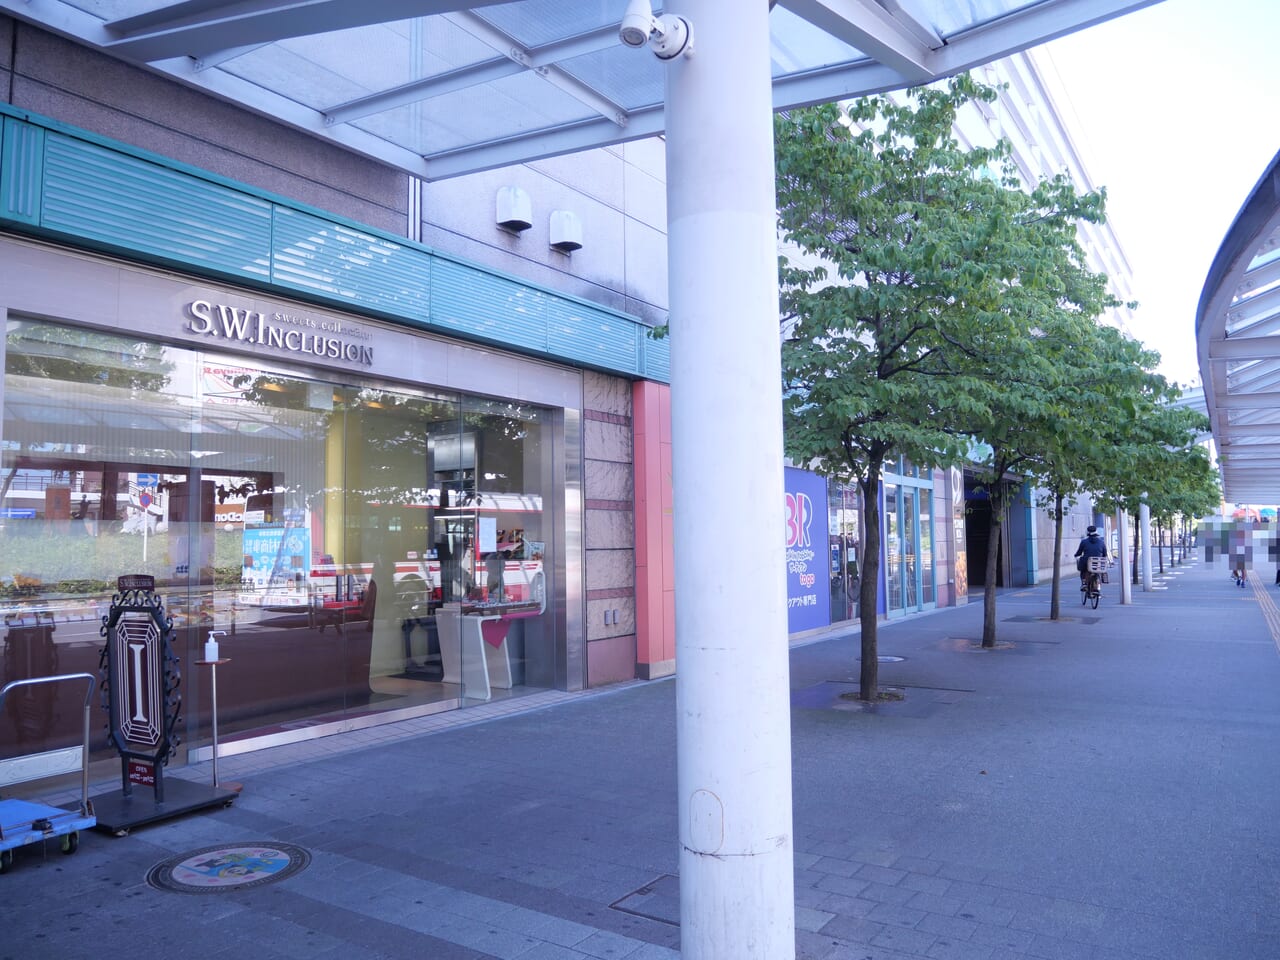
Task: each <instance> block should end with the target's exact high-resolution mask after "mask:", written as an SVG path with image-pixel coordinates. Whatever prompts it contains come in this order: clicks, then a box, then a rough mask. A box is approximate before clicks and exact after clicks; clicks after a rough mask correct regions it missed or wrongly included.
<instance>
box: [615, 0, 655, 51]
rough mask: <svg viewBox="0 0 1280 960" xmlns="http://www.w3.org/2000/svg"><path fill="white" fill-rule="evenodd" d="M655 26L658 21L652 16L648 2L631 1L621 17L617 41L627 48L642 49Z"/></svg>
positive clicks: (651, 9)
mask: <svg viewBox="0 0 1280 960" xmlns="http://www.w3.org/2000/svg"><path fill="white" fill-rule="evenodd" d="M657 26H658V20H657V18H656V17H654V15H653V7H651V6H649V0H631V2H630V3H628V4H627V12H626V13H624V14H623V15H622V24H621V25H620V26H619V27H618V39H619V40H621V41H622V42H623V43H625V44H626V45H627V46H628V47H643V46H644V45H645V44H646V43H648V41H649V34H650V33H652V32H653V30H654V28H655V27H657Z"/></svg>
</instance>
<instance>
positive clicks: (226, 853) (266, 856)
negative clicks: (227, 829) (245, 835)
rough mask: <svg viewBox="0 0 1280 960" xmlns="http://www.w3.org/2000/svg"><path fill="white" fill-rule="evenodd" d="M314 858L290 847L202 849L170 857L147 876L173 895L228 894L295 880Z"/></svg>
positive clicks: (258, 845)
mask: <svg viewBox="0 0 1280 960" xmlns="http://www.w3.org/2000/svg"><path fill="white" fill-rule="evenodd" d="M310 862H311V854H309V853H308V852H307V851H306V850H303V849H302V848H301V847H295V846H293V845H292V844H288V843H271V842H266V843H253V844H236V845H235V846H226V845H220V846H216V847H202V848H201V849H199V850H192V851H189V852H187V853H180V854H178V855H177V856H176V857H170V858H169V859H168V860H165V861H164V862H163V863H158V864H156V865H155V866H154V867H152V868H151V870H150V871H148V873H147V883H149V884H150V885H151V886H153V887H155V888H156V889H157V890H168V891H171V892H173V893H226V892H230V891H234V890H245V889H248V888H250V887H261V886H265V885H266V884H268V883H275V882H276V881H277V880H283V879H285V877H291V876H293V875H294V874H295V873H297V872H298V871H300V870H302V869H303V868H304V867H306V865H307V864H309V863H310Z"/></svg>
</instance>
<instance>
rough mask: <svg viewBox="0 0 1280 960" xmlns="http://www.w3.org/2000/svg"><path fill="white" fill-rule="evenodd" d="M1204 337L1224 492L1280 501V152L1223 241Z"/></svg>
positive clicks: (1200, 322) (1209, 285)
mask: <svg viewBox="0 0 1280 960" xmlns="http://www.w3.org/2000/svg"><path fill="white" fill-rule="evenodd" d="M1196 342H1197V345H1198V347H1199V352H1200V376H1201V379H1202V380H1203V381H1204V395H1205V404H1206V407H1207V408H1208V413H1209V420H1210V424H1211V427H1212V430H1213V437H1214V441H1215V442H1216V444H1217V447H1218V464H1219V468H1220V470H1221V471H1222V486H1223V496H1224V498H1225V499H1226V500H1227V501H1228V502H1230V503H1253V504H1259V503H1267V504H1275V503H1280V154H1277V155H1276V157H1275V159H1273V160H1272V161H1271V163H1270V164H1269V165H1268V167H1267V170H1266V172H1265V173H1264V174H1263V176H1262V179H1261V180H1259V181H1258V184H1257V186H1255V187H1254V188H1253V191H1252V192H1251V193H1250V195H1249V198H1248V199H1247V200H1246V201H1245V204H1244V206H1243V207H1241V209H1240V212H1239V214H1237V215H1236V219H1235V222H1234V223H1233V224H1232V225H1231V229H1230V230H1229V231H1228V232H1227V236H1226V238H1225V239H1224V240H1223V241H1222V246H1221V247H1220V248H1219V249H1218V254H1217V256H1216V257H1215V258H1214V261H1213V266H1212V267H1211V268H1210V270H1209V276H1208V278H1207V279H1206V280H1205V285H1204V291H1203V292H1202V294H1201V296H1200V308H1199V311H1198V313H1197V315H1196Z"/></svg>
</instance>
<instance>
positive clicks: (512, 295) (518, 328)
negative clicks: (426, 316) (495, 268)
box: [431, 257, 553, 353]
mask: <svg viewBox="0 0 1280 960" xmlns="http://www.w3.org/2000/svg"><path fill="white" fill-rule="evenodd" d="M552 299H553V298H552V297H550V296H548V295H547V294H546V293H544V292H543V291H541V290H538V289H537V288H535V287H530V286H527V285H525V284H523V283H519V282H517V281H515V280H512V279H511V278H509V277H504V276H501V275H499V274H493V273H489V272H487V271H484V270H480V269H477V268H476V267H471V266H467V265H466V264H462V263H456V262H454V261H452V260H446V259H444V258H442V257H437V258H436V259H435V263H434V265H433V266H432V270H431V324H432V326H434V327H439V328H442V329H445V330H454V331H457V332H459V333H464V334H467V335H469V336H474V337H483V338H484V339H486V340H489V341H492V342H493V343H500V344H505V345H508V346H512V347H517V348H519V349H521V350H533V351H537V352H539V353H545V352H546V351H547V303H548V301H550V300H552Z"/></svg>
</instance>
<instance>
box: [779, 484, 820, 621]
mask: <svg viewBox="0 0 1280 960" xmlns="http://www.w3.org/2000/svg"><path fill="white" fill-rule="evenodd" d="M785 494H786V543H787V627H788V629H789V630H790V631H791V632H792V633H794V632H796V631H798V630H809V629H812V628H814V627H820V626H826V625H827V623H828V621H829V617H830V609H829V607H830V589H831V584H830V583H829V582H828V580H827V578H826V577H825V576H822V575H821V574H822V572H823V570H824V569H825V568H824V566H823V563H822V562H821V561H820V556H819V555H820V554H822V555H824V556H825V553H824V551H825V550H826V546H825V544H816V545H815V544H814V542H813V536H814V530H815V529H817V530H818V531H819V533H821V531H822V530H824V529H825V523H824V522H819V518H817V517H816V516H815V504H817V505H818V507H821V506H822V505H823V504H825V503H826V481H824V480H823V479H822V478H821V477H818V476H815V475H814V474H811V473H806V472H805V471H803V470H794V469H792V468H788V469H787V470H786V490H785ZM815 561H819V562H815Z"/></svg>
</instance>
